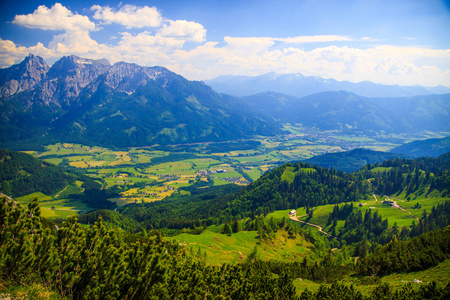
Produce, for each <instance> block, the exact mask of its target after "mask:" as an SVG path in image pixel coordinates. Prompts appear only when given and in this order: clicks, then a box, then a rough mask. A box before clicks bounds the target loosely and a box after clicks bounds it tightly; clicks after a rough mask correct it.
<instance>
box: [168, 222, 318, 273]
mask: <svg viewBox="0 0 450 300" xmlns="http://www.w3.org/2000/svg"><path fill="white" fill-rule="evenodd" d="M257 235H258V233H257V232H256V231H240V232H237V233H233V234H232V235H231V236H228V235H225V234H220V233H217V232H214V231H211V230H205V231H204V232H202V233H201V234H199V235H192V234H186V233H184V234H180V235H177V236H175V237H168V238H167V239H168V240H171V241H174V242H176V243H178V244H180V245H182V246H185V247H189V248H190V249H191V250H192V252H193V253H201V254H202V256H203V257H204V255H205V253H206V263H208V264H211V265H221V264H223V263H237V262H242V261H245V259H246V258H247V257H248V255H249V254H250V253H251V252H252V251H253V250H254V249H255V247H256V251H257V257H258V258H259V259H262V260H283V261H292V260H295V261H297V260H301V259H302V258H303V257H304V256H305V255H309V254H310V253H311V250H310V249H309V248H308V247H311V244H309V243H308V242H306V241H305V240H304V239H303V238H301V237H300V236H297V237H296V238H294V239H290V238H288V237H287V236H288V235H287V233H286V232H285V231H283V230H279V231H278V232H277V234H276V237H275V238H274V239H272V240H270V241H260V239H258V238H257Z"/></svg>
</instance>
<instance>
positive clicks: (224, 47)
mask: <svg viewBox="0 0 450 300" xmlns="http://www.w3.org/2000/svg"><path fill="white" fill-rule="evenodd" d="M91 10H92V11H94V12H95V13H94V18H95V19H97V20H100V21H101V22H103V24H107V23H117V24H122V25H123V26H125V27H128V28H134V30H133V31H131V30H130V32H127V31H125V32H121V33H117V34H118V35H117V40H116V41H115V43H114V45H110V44H103V43H99V42H97V41H96V40H95V39H92V38H91V36H90V34H89V33H90V31H92V30H95V29H97V28H96V25H95V24H94V23H92V22H91V21H90V20H89V18H88V17H86V16H81V15H78V14H74V13H72V12H71V11H70V10H68V9H67V8H65V7H63V6H62V5H61V4H58V3H57V4H55V5H54V6H53V7H52V8H50V9H48V8H47V7H45V6H39V7H38V9H36V10H35V11H34V12H33V13H32V14H29V15H20V16H16V17H15V19H14V21H13V23H14V24H18V25H22V26H26V27H29V28H40V29H48V30H50V29H52V30H63V31H65V32H63V33H60V34H57V35H55V36H54V37H53V39H52V40H51V41H50V43H49V44H48V46H44V45H43V44H42V43H38V44H36V45H35V46H30V47H24V46H20V45H17V44H15V43H14V42H13V41H10V40H2V39H0V65H1V66H9V65H11V64H13V63H18V62H20V61H21V60H22V59H23V57H25V56H26V55H27V54H28V53H30V52H32V53H34V54H36V55H40V56H42V57H44V58H45V59H47V60H48V61H49V62H54V61H55V60H56V59H58V58H60V57H61V56H63V55H69V54H75V55H79V56H82V57H89V58H106V59H108V60H109V61H110V62H111V63H115V62H117V61H121V60H122V61H127V62H132V63H137V64H140V65H147V66H154V65H160V66H165V67H167V68H169V69H171V70H172V71H174V72H177V73H179V74H181V75H183V76H185V77H187V78H188V79H200V80H202V79H208V78H213V77H216V76H219V75H226V74H234V75H260V74H263V73H267V72H271V71H275V72H278V73H302V74H304V75H310V76H311V75H317V76H321V77H324V78H335V79H337V80H349V81H353V82H358V81H363V80H369V81H373V82H378V83H385V84H401V85H413V84H422V85H428V86H436V85H439V84H441V85H446V86H450V63H449V61H450V50H437V49H429V48H426V47H422V48H421V47H396V46H390V45H379V42H380V41H377V40H375V39H373V38H370V37H360V38H357V37H351V38H350V37H347V36H341V35H313V36H294V37H232V36H226V37H224V39H223V42H219V41H207V40H206V29H205V28H204V27H203V26H202V25H201V24H199V23H196V22H190V21H186V20H175V21H172V20H168V19H164V18H163V17H162V16H161V15H160V13H159V12H158V10H157V9H156V8H154V7H136V6H131V5H125V6H123V7H121V8H120V9H119V10H114V9H112V8H109V7H108V6H106V7H102V6H98V5H94V6H92V8H91ZM150 27H151V28H150ZM138 28H143V29H141V30H137V29H138ZM374 41H377V44H378V45H377V46H373V45H372V46H367V44H365V47H361V48H359V47H356V46H355V47H352V46H350V45H351V44H350V43H348V44H347V45H346V46H344V45H342V42H354V44H353V45H355V44H356V43H357V42H358V43H365V42H366V43H374ZM186 42H197V43H199V45H198V46H197V47H195V48H192V47H191V48H189V49H187V48H186V47H185V43H186ZM306 43H323V46H321V47H314V48H311V47H310V48H309V49H308V50H305V49H304V48H303V45H304V44H306ZM339 45H340V46H339Z"/></svg>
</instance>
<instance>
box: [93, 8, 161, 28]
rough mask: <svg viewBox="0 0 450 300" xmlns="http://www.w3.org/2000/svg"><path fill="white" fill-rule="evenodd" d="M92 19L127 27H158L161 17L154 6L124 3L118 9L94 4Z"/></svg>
mask: <svg viewBox="0 0 450 300" xmlns="http://www.w3.org/2000/svg"><path fill="white" fill-rule="evenodd" d="M91 10H92V11H95V14H94V19H97V20H101V21H104V22H105V23H106V24H110V23H118V24H121V25H123V26H125V27H127V28H144V27H159V26H160V25H161V21H162V17H161V14H160V13H159V11H158V10H157V9H156V7H149V6H144V7H137V6H134V5H129V4H127V5H124V6H122V7H121V8H120V10H119V11H114V10H113V9H112V8H111V7H109V6H100V5H94V6H92V7H91Z"/></svg>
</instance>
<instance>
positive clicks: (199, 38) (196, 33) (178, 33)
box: [158, 20, 206, 42]
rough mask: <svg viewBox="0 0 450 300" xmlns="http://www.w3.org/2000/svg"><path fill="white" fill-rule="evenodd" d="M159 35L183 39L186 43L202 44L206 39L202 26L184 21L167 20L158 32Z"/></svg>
mask: <svg viewBox="0 0 450 300" xmlns="http://www.w3.org/2000/svg"><path fill="white" fill-rule="evenodd" d="M158 33H159V35H161V36H167V37H176V38H183V39H185V40H186V41H192V42H203V41H205V39H206V29H205V28H204V27H203V25H201V24H199V23H196V22H189V21H186V20H176V21H172V20H169V24H168V25H164V26H163V27H162V28H161V29H160V30H159V31H158Z"/></svg>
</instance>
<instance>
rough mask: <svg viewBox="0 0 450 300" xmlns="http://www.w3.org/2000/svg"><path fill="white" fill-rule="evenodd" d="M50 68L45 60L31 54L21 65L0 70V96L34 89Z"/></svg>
mask: <svg viewBox="0 0 450 300" xmlns="http://www.w3.org/2000/svg"><path fill="white" fill-rule="evenodd" d="M49 68H50V67H49V66H48V65H47V63H46V62H45V61H44V59H42V58H41V57H37V56H34V55H33V54H30V55H28V56H27V57H26V58H25V59H24V61H22V62H21V63H20V64H18V65H14V66H12V67H10V68H7V69H0V94H1V95H13V94H16V93H19V92H22V91H25V90H29V89H32V88H34V87H35V86H36V85H38V84H40V83H41V82H42V80H43V79H44V78H45V74H46V73H47V72H48V70H49Z"/></svg>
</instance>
